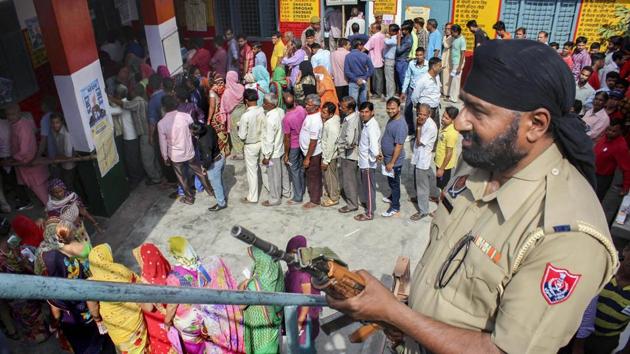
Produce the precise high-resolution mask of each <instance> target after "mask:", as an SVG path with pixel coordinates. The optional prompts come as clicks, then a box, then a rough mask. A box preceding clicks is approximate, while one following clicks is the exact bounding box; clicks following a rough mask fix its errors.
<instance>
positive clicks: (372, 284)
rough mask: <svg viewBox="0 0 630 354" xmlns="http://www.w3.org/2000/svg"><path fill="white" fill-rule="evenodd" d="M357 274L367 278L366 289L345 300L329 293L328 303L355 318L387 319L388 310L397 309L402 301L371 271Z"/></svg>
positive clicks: (368, 319) (374, 320) (366, 319)
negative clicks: (333, 296) (335, 297)
mask: <svg viewBox="0 0 630 354" xmlns="http://www.w3.org/2000/svg"><path fill="white" fill-rule="evenodd" d="M357 274H359V275H360V276H362V277H363V279H365V289H363V291H362V292H361V293H360V294H359V295H357V296H355V297H351V298H349V299H345V300H337V299H334V298H332V297H330V296H328V295H327V296H326V301H327V302H328V305H329V306H330V307H332V308H334V309H335V310H338V311H341V312H343V313H345V314H347V315H349V316H350V317H352V318H354V319H355V320H365V321H372V322H377V321H379V322H380V321H386V319H387V311H391V310H392V309H395V308H396V307H397V306H398V305H400V302H398V300H397V299H396V297H394V294H393V293H392V292H391V291H390V290H389V289H387V288H386V287H384V286H383V284H381V282H380V281H378V279H376V278H374V277H373V276H372V275H371V274H370V273H368V272H366V271H364V270H359V271H358V272H357Z"/></svg>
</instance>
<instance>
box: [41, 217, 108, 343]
mask: <svg viewBox="0 0 630 354" xmlns="http://www.w3.org/2000/svg"><path fill="white" fill-rule="evenodd" d="M91 250H92V247H91V245H90V243H89V240H83V241H78V240H76V228H75V226H74V224H72V223H71V222H68V221H66V220H61V219H58V218H50V219H49V220H48V221H47V222H46V227H45V231H44V242H42V244H41V245H40V246H39V248H38V253H40V254H41V256H40V257H41V261H42V266H41V269H39V270H38V269H36V270H35V271H36V273H37V274H41V275H45V276H49V277H58V278H64V279H87V278H88V277H89V276H90V269H89V262H88V260H87V257H88V255H89V253H90V251H91ZM36 268H37V264H36ZM48 304H49V305H50V309H51V313H52V318H53V319H52V324H51V327H52V328H54V329H55V330H59V331H60V333H59V334H58V337H59V339H60V343H61V345H62V347H65V346H66V342H65V340H67V346H69V347H71V348H72V351H73V352H74V353H77V354H79V353H82V354H98V353H114V352H115V350H114V345H113V344H112V342H111V339H110V338H109V336H107V335H106V334H105V335H103V334H100V333H99V329H98V327H97V322H102V318H101V317H100V314H99V313H98V305H97V304H96V303H92V302H85V301H69V300H50V299H49V300H48Z"/></svg>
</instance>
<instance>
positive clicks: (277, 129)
mask: <svg viewBox="0 0 630 354" xmlns="http://www.w3.org/2000/svg"><path fill="white" fill-rule="evenodd" d="M263 109H264V110H265V115H266V117H265V118H266V119H265V129H264V130H263V136H262V149H261V151H262V165H263V166H266V175H267V178H263V184H265V183H264V182H267V183H266V185H265V188H267V190H268V191H269V200H265V201H264V202H263V203H262V205H263V206H267V207H268V206H275V205H280V199H281V197H282V194H283V189H284V188H283V187H286V190H284V192H285V193H288V192H289V191H290V185H289V174H288V172H287V169H286V167H285V166H284V164H283V163H282V156H283V155H284V142H283V138H284V136H283V134H282V119H283V118H284V111H283V110H282V109H281V108H279V107H278V96H277V95H276V94H275V93H268V94H266V95H265V98H264V101H263ZM263 170H264V168H263ZM285 195H286V194H285Z"/></svg>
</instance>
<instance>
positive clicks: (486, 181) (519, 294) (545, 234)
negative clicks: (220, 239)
mask: <svg viewBox="0 0 630 354" xmlns="http://www.w3.org/2000/svg"><path fill="white" fill-rule="evenodd" d="M533 61H535V62H536V63H537V64H538V65H537V66H532V65H531V62H533ZM574 87H575V84H574V83H573V77H572V74H571V72H570V70H569V69H568V68H567V67H566V65H565V64H564V62H563V61H562V59H561V58H559V57H558V55H557V54H556V53H555V51H554V50H553V49H551V48H549V47H548V46H546V45H544V44H542V43H538V42H535V41H488V42H486V43H484V44H483V45H482V46H479V47H477V48H476V50H475V53H474V60H473V66H472V70H471V73H470V75H469V76H468V79H467V81H466V83H465V85H464V87H463V88H462V90H461V93H460V98H461V99H462V101H463V103H464V108H463V109H462V111H461V112H460V114H459V115H458V117H457V118H456V119H455V123H454V124H455V127H456V128H457V130H458V131H459V132H460V133H461V134H462V136H463V141H462V159H463V160H464V161H463V162H462V163H460V164H458V168H457V171H456V172H455V173H454V176H453V178H452V180H451V182H450V183H449V184H448V185H447V187H446V189H445V193H444V196H443V199H442V201H441V203H440V205H439V206H438V210H437V211H436V214H435V218H433V220H432V223H431V227H430V230H431V231H430V240H429V245H428V247H427V249H426V251H425V253H424V255H423V256H422V258H421V260H420V262H419V263H418V265H417V267H416V269H415V273H414V276H413V280H412V282H411V286H410V288H411V292H410V296H409V301H408V303H409V306H406V305H404V304H401V303H399V302H398V301H397V300H396V298H395V297H394V295H393V294H392V293H391V292H390V291H389V290H388V289H386V288H385V287H383V286H382V285H381V284H380V283H379V282H378V281H377V280H376V279H375V278H374V277H372V276H371V275H369V273H367V272H364V271H360V272H359V274H360V275H361V276H363V278H364V279H365V281H366V287H365V289H364V290H363V292H362V293H360V294H359V295H358V296H355V297H353V298H350V299H347V300H336V299H332V298H328V302H329V304H330V306H331V307H333V308H336V309H338V310H340V311H343V312H345V313H348V314H350V315H351V316H352V317H353V318H356V319H361V320H368V321H378V322H380V323H384V324H385V327H386V328H388V331H389V332H390V334H395V333H397V334H399V336H392V338H394V337H397V338H402V340H401V343H402V344H404V346H405V352H406V353H427V352H431V353H503V352H507V353H556V352H557V351H558V349H559V348H560V347H562V346H563V345H565V344H566V343H567V342H569V340H570V339H571V337H572V336H573V334H574V333H575V331H576V329H577V328H578V326H579V325H580V320H581V317H582V313H583V312H584V309H585V308H586V307H587V305H588V303H589V302H590V301H591V299H592V298H593V297H595V295H596V294H597V293H599V291H600V290H601V289H602V288H603V287H604V285H605V284H606V283H607V282H608V280H609V279H610V277H611V276H612V274H613V273H614V271H615V270H616V268H617V267H618V264H619V261H618V257H617V252H616V251H615V248H614V246H613V244H612V240H611V237H610V234H609V232H608V224H607V222H606V219H605V216H604V213H603V211H602V208H601V206H600V204H599V203H598V201H597V196H596V194H595V192H594V187H595V180H596V179H595V170H594V165H593V153H592V144H591V143H590V142H589V139H588V137H587V136H586V133H585V131H584V129H583V128H580V124H581V123H580V121H579V119H578V118H577V117H575V116H574V115H573V114H572V113H570V108H571V105H572V104H573V100H574V96H575V91H574ZM400 334H402V335H403V336H400Z"/></svg>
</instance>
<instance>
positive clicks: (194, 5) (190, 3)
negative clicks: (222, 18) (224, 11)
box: [184, 0, 208, 32]
mask: <svg viewBox="0 0 630 354" xmlns="http://www.w3.org/2000/svg"><path fill="white" fill-rule="evenodd" d="M184 8H185V11H186V26H187V27H186V29H187V30H189V31H193V32H205V31H207V30H208V19H207V14H208V9H207V6H206V1H205V0H186V2H185V4H184Z"/></svg>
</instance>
